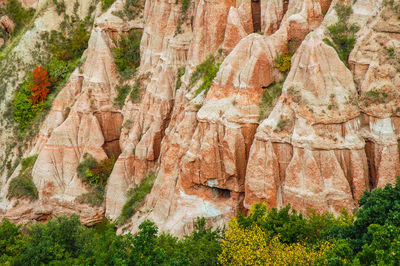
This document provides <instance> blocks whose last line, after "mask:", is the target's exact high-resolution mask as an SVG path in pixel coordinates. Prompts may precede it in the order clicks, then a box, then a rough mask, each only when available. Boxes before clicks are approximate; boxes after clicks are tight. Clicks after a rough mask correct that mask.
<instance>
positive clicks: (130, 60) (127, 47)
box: [112, 30, 142, 79]
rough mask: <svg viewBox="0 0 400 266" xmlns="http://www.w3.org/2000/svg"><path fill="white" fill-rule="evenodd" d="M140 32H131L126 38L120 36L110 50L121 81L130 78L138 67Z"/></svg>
mask: <svg viewBox="0 0 400 266" xmlns="http://www.w3.org/2000/svg"><path fill="white" fill-rule="evenodd" d="M141 38H142V32H141V31H140V30H131V31H130V32H129V34H128V36H124V35H123V34H121V35H120V38H119V41H118V42H117V43H116V47H115V48H113V49H112V51H113V54H114V60H115V64H116V65H117V70H118V72H119V74H120V76H121V77H122V78H123V79H128V78H130V77H131V76H132V75H133V74H134V73H135V71H136V68H137V67H139V65H140V41H141Z"/></svg>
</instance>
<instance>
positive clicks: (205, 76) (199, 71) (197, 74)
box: [189, 55, 221, 96]
mask: <svg viewBox="0 0 400 266" xmlns="http://www.w3.org/2000/svg"><path fill="white" fill-rule="evenodd" d="M220 65H221V63H220V62H218V61H217V59H216V58H215V56H213V55H210V56H209V57H207V59H206V60H204V61H203V62H202V63H201V64H200V65H198V66H197V68H196V69H195V71H194V72H193V74H192V76H191V77H190V84H189V88H193V86H194V85H196V83H197V82H198V81H199V80H201V81H202V82H201V85H200V86H199V88H198V89H197V90H196V92H195V95H196V96H197V95H199V94H200V93H202V92H204V94H206V93H207V92H208V90H209V89H210V88H211V85H212V82H213V80H214V78H215V77H216V76H217V73H218V71H219V67H220Z"/></svg>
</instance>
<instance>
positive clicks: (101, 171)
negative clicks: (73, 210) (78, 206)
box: [77, 153, 115, 206]
mask: <svg viewBox="0 0 400 266" xmlns="http://www.w3.org/2000/svg"><path fill="white" fill-rule="evenodd" d="M114 164H115V158H114V157H111V158H107V159H104V160H102V161H100V162H97V161H96V160H95V159H94V158H93V157H92V156H91V155H90V154H88V153H85V154H84V156H83V161H82V162H81V163H80V164H79V165H78V168H77V171H78V177H79V178H80V179H81V180H82V182H83V183H85V184H88V185H89V186H90V189H91V191H90V192H89V193H86V194H83V195H81V196H79V197H78V198H77V200H78V201H79V202H80V203H88V204H91V205H92V206H100V205H101V204H102V203H103V200H104V190H105V187H106V184H107V180H108V177H109V176H110V175H111V172H112V169H113V168H114Z"/></svg>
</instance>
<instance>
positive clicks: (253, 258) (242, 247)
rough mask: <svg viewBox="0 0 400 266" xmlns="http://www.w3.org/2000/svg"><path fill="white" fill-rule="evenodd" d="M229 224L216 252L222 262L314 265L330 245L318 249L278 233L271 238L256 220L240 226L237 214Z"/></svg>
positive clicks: (226, 263)
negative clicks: (290, 241) (284, 240)
mask: <svg viewBox="0 0 400 266" xmlns="http://www.w3.org/2000/svg"><path fill="white" fill-rule="evenodd" d="M228 226H229V229H228V231H227V232H226V234H225V237H224V239H223V240H222V244H221V248H222V251H221V253H220V254H219V256H218V262H219V263H220V264H222V265H313V264H314V261H315V260H316V259H318V258H321V257H322V256H323V254H324V252H325V251H326V250H329V249H330V248H331V244H329V243H324V244H322V245H321V247H320V248H319V249H318V250H317V249H313V248H309V247H306V246H305V245H303V244H300V243H296V244H291V245H288V244H284V243H281V242H280V240H279V236H276V237H273V238H271V237H269V236H268V235H267V234H265V233H264V232H263V230H262V229H261V228H260V227H258V226H257V225H255V224H253V225H252V226H251V227H249V228H247V229H245V228H241V227H240V226H239V224H238V222H237V219H236V218H233V219H232V220H231V221H230V222H229V224H228Z"/></svg>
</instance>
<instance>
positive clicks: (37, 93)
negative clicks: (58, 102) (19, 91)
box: [29, 66, 51, 105]
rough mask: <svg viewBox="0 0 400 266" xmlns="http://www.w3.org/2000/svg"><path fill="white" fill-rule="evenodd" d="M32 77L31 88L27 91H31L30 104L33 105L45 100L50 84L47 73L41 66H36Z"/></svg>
mask: <svg viewBox="0 0 400 266" xmlns="http://www.w3.org/2000/svg"><path fill="white" fill-rule="evenodd" d="M32 77H33V86H31V87H30V88H29V89H30V90H31V91H32V95H31V103H32V104H33V105H35V104H37V103H38V102H41V101H44V100H46V98H47V95H48V94H49V92H50V90H49V87H50V85H51V83H50V81H49V80H50V77H49V75H48V73H47V71H46V70H45V69H44V68H43V67H41V66H37V67H36V68H35V69H34V70H33V73H32Z"/></svg>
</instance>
